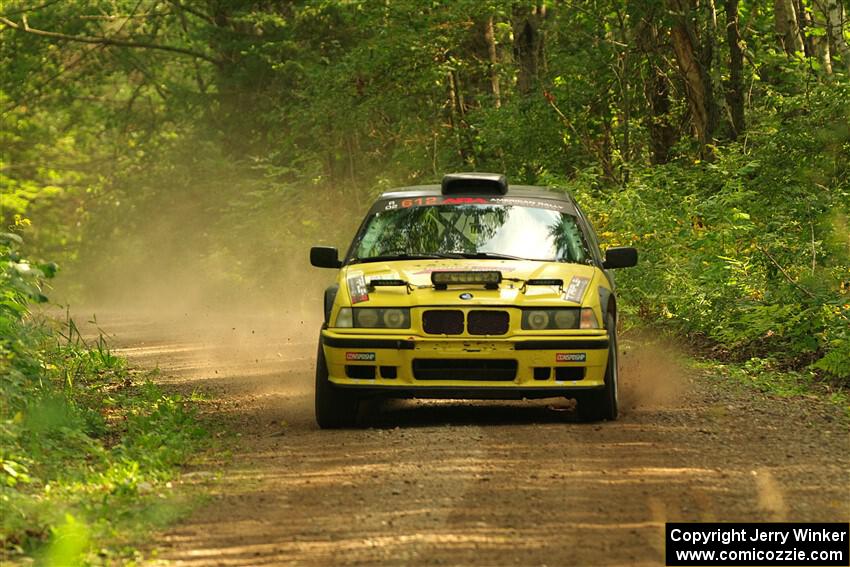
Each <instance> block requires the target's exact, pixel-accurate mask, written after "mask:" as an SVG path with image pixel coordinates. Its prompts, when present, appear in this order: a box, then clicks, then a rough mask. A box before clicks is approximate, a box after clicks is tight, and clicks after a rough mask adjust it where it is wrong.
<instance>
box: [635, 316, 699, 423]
mask: <svg viewBox="0 0 850 567" xmlns="http://www.w3.org/2000/svg"><path fill="white" fill-rule="evenodd" d="M619 339H620V340H619V343H620V344H619V347H620V376H619V377H620V407H621V409H622V411H624V412H626V413H627V412H629V411H630V410H643V409H653V408H660V407H662V408H675V407H677V406H678V405H679V404H680V403H681V398H682V393H683V391H684V388H685V367H684V364H683V353H682V351H681V350H680V347H678V346H677V345H676V344H675V343H673V342H672V341H671V340H669V339H665V338H659V337H649V336H646V334H643V333H640V332H636V331H630V332H627V333H624V334H622V335H621V336H620V337H619Z"/></svg>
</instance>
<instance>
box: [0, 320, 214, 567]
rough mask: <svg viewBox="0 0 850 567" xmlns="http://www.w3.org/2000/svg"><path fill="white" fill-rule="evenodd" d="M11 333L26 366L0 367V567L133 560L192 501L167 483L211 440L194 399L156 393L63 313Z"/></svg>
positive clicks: (147, 378)
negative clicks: (141, 546) (149, 538)
mask: <svg viewBox="0 0 850 567" xmlns="http://www.w3.org/2000/svg"><path fill="white" fill-rule="evenodd" d="M16 331H17V333H18V336H16V337H14V339H15V341H16V344H17V351H19V352H20V353H23V354H26V355H28V356H30V357H31V360H30V361H29V362H30V363H31V364H23V365H22V364H18V367H17V368H16V367H15V366H14V365H10V366H7V367H6V368H3V367H0V374H3V376H2V377H3V380H2V384H0V395H2V401H0V563H2V564H7V563H8V564H15V563H20V564H29V563H33V562H34V563H35V564H40V565H110V564H120V565H127V564H132V563H134V562H136V561H138V560H139V559H140V558H141V555H140V553H139V552H138V551H137V550H136V548H135V546H136V545H137V544H141V543H143V541H144V537H145V535H146V534H147V533H149V532H151V531H153V530H156V529H159V528H162V527H164V526H166V525H168V524H170V523H173V522H174V521H176V520H177V519H179V518H180V517H181V516H182V515H184V514H185V513H187V512H188V511H189V510H191V509H192V508H193V506H194V504H196V503H197V502H198V500H199V499H200V498H202V496H201V495H199V494H198V491H193V489H192V488H191V487H189V488H186V487H185V486H184V485H183V484H178V483H177V482H174V481H175V480H176V478H177V475H178V473H179V470H180V468H181V467H183V466H184V465H187V464H190V463H192V462H193V461H198V460H199V459H203V458H204V456H205V454H207V452H208V450H209V449H210V448H211V447H212V445H211V443H212V439H211V437H210V436H209V434H208V432H207V430H206V428H205V426H204V422H203V420H201V419H200V418H199V415H198V407H199V404H201V403H202V402H203V398H202V397H200V396H198V395H195V394H193V395H189V396H184V395H180V394H178V393H173V392H167V391H165V390H164V389H163V388H161V387H160V386H158V385H157V384H156V383H154V381H153V380H152V379H153V378H154V377H155V372H156V371H153V372H150V371H138V370H134V369H131V368H128V366H127V363H126V361H125V360H124V359H122V358H120V357H118V356H116V355H114V354H113V353H112V352H111V350H110V349H109V347H108V345H107V344H106V341H105V340H104V339H103V336H102V334H101V335H100V336H99V337H97V339H95V340H94V341H92V342H90V343H89V342H87V341H86V340H84V339H83V337H82V336H81V335H80V333H79V331H78V329H77V327H76V325H75V324H74V322H73V320H71V319H70V318H69V319H67V320H66V321H65V322H64V323H63V324H61V327H60V328H57V325H56V323H55V322H54V323H50V322H49V321H42V322H40V323H33V322H31V321H30V322H28V323H27V324H23V325H19V326H18V327H17V328H16ZM56 337H58V339H57V338H56ZM13 346H14V345H13ZM18 362H20V361H18ZM21 367H23V368H25V369H29V370H30V371H29V372H22V371H21V370H20V368H21ZM4 371H5V373H4Z"/></svg>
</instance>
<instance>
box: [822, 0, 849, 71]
mask: <svg viewBox="0 0 850 567" xmlns="http://www.w3.org/2000/svg"><path fill="white" fill-rule="evenodd" d="M821 4H823V9H824V13H825V14H826V22H827V26H826V32H827V36H828V37H829V43H830V45H831V46H832V47H833V48H835V51H836V52H837V53H838V55H840V56H841V63H843V64H844V68H845V69H847V72H848V73H850V48H848V47H847V40H846V39H844V7H843V6H842V5H841V4H840V3H839V2H838V0H822V1H821Z"/></svg>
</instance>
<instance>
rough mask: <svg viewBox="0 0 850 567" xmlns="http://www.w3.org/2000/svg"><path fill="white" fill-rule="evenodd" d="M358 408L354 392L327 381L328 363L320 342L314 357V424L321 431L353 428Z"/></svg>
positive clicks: (358, 404)
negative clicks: (317, 425) (316, 424)
mask: <svg viewBox="0 0 850 567" xmlns="http://www.w3.org/2000/svg"><path fill="white" fill-rule="evenodd" d="M359 406H360V403H359V400H358V399H357V397H356V395H355V393H354V392H346V391H344V390H341V389H339V388H336V387H334V385H333V384H331V382H330V380H328V363H327V361H325V352H324V350H322V341H321V340H320V341H319V352H318V354H317V355H316V423H318V424H319V427H321V428H322V429H339V428H342V427H354V425H355V424H356V423H357V410H358V408H359Z"/></svg>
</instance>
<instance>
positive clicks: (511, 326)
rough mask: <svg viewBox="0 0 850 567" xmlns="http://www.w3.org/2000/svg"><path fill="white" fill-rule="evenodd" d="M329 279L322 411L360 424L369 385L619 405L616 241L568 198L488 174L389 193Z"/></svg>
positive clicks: (330, 261)
mask: <svg viewBox="0 0 850 567" xmlns="http://www.w3.org/2000/svg"><path fill="white" fill-rule="evenodd" d="M310 262H311V263H312V264H313V265H314V266H317V267H322V268H335V269H339V277H338V280H337V283H336V284H335V285H333V286H331V287H330V288H328V290H327V291H326V292H325V322H324V325H323V326H322V332H321V339H320V343H319V352H318V360H317V363H316V421H317V422H318V424H319V426H320V427H323V428H332V427H348V426H352V425H354V424H355V422H356V419H357V413H358V407H359V404H360V401H361V400H363V399H364V398H365V397H367V396H375V395H378V396H387V397H416V398H420V397H438V398H477V399H485V398H492V399H521V398H545V397H555V396H566V397H569V398H575V399H576V400H577V402H578V411H579V415H580V416H581V417H582V418H583V419H586V420H600V419H610V420H613V419H616V417H617V334H616V322H617V300H616V295H615V293H614V280H613V278H612V276H611V274H610V272H609V271H608V270H610V269H611V268H623V267H629V266H634V265H635V264H636V263H637V251H636V250H635V249H634V248H609V249H608V250H607V252H606V254H605V256H604V258H603V256H602V254H601V252H600V250H599V244H598V243H597V240H596V235H595V234H594V232H593V229H592V228H591V226H590V224H589V223H588V221H587V219H586V218H585V216H584V214H582V212H581V210H580V209H579V207H578V205H577V204H576V202H575V201H574V200H573V198H572V197H571V196H570V195H568V194H565V193H558V192H553V191H548V190H546V189H543V188H540V187H528V186H511V187H510V188H509V187H508V184H507V181H506V180H505V177H504V176H502V175H496V174H486V173H456V174H450V175H446V176H445V177H444V178H443V181H442V184H441V185H433V186H431V185H424V186H417V187H408V188H404V189H399V190H395V191H392V192H389V193H384V194H383V195H381V197H380V198H379V199H378V201H377V202H376V203H375V204H374V205H373V206H372V209H371V210H370V211H369V213H368V215H366V219H365V220H364V221H363V224H362V225H361V227H360V230H359V231H358V232H357V235H356V236H355V238H354V241H353V242H352V244H351V248H350V249H349V250H348V253H347V254H346V256H345V258H344V259H343V260H340V259H339V253H338V251H337V250H336V248H329V247H321V246H317V247H314V248H312V249H311V250H310Z"/></svg>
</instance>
